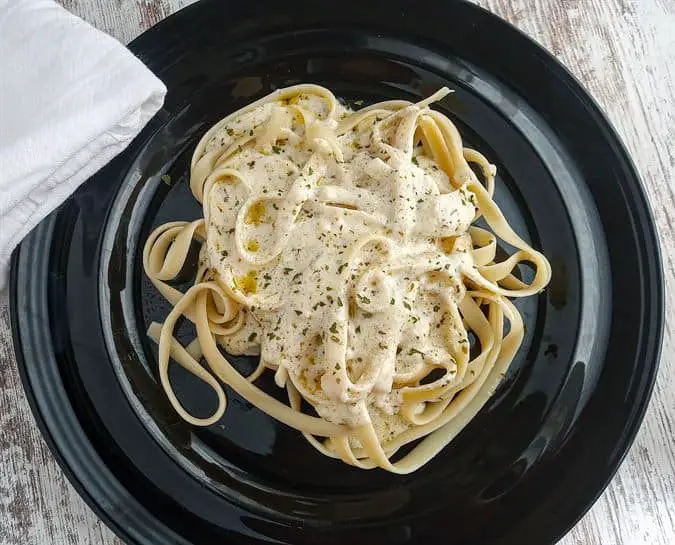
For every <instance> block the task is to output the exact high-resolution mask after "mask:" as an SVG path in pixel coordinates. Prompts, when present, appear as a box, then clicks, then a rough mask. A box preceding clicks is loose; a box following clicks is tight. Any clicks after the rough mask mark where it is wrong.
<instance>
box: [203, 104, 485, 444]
mask: <svg viewBox="0 0 675 545" xmlns="http://www.w3.org/2000/svg"><path fill="white" fill-rule="evenodd" d="M297 103H298V105H300V106H302V108H303V109H304V110H306V111H308V112H311V113H312V114H313V115H314V116H315V117H316V118H317V119H319V120H320V121H318V122H315V123H313V124H312V125H311V127H312V130H311V132H310V134H305V131H304V129H303V128H302V127H303V126H304V124H301V123H298V119H297V115H298V114H297V113H296V111H294V110H293V108H289V107H288V104H287V103H283V101H282V102H279V101H278V102H275V103H267V104H264V105H261V106H260V107H258V108H256V109H254V110H252V111H249V112H247V113H245V114H244V115H242V116H241V117H238V118H237V119H234V120H232V122H231V123H230V124H229V125H226V126H224V127H222V129H221V130H219V131H218V132H217V133H216V134H214V135H213V136H212V138H211V140H210V142H209V143H208V144H207V146H206V149H205V152H208V151H209V150H210V149H213V148H214V147H216V146H228V145H229V144H230V143H232V142H234V141H235V140H237V139H238V138H241V136H242V135H246V134H249V135H253V134H255V135H256V138H255V140H253V141H252V143H251V144H248V145H246V146H244V147H242V148H241V149H240V150H238V153H236V154H234V155H233V157H232V158H231V159H229V160H228V163H227V166H228V168H231V169H234V170H236V171H238V172H239V173H240V176H239V177H232V178H229V179H228V180H227V182H226V183H218V184H214V185H213V186H212V188H211V189H210V190H209V191H208V194H205V197H204V198H205V201H206V206H205V210H206V211H207V212H208V213H207V216H206V231H207V232H206V244H205V245H204V246H203V253H202V260H203V261H204V262H206V264H207V266H208V267H210V268H211V269H212V270H213V271H214V272H215V273H216V276H217V278H218V281H219V282H221V283H222V284H223V285H224V286H227V289H228V291H229V290H231V292H232V294H233V297H235V298H236V299H237V301H238V302H239V303H240V304H241V305H242V307H243V308H245V309H246V311H245V317H244V320H245V324H244V327H242V328H241V329H240V330H239V331H238V332H237V333H235V334H233V335H230V336H226V337H220V338H219V342H220V343H221V344H222V346H223V348H224V349H225V350H226V351H227V352H229V353H231V354H249V355H255V354H260V358H261V361H262V362H265V364H266V365H267V366H268V367H270V368H272V369H276V374H275V379H276V381H277V383H278V384H279V385H280V386H282V385H283V384H284V383H285V381H287V380H290V381H292V382H293V384H294V385H295V387H296V388H297V389H298V390H300V391H301V392H302V394H303V397H305V399H307V400H308V401H309V402H310V403H311V404H312V405H313V406H314V408H315V410H316V411H317V412H318V414H319V415H320V416H321V417H323V418H325V419H326V420H328V421H330V422H333V423H339V424H347V425H350V426H358V425H360V424H364V423H367V422H372V423H373V425H374V427H375V429H376V431H377V432H378V435H380V436H385V435H386V436H388V437H391V436H393V435H396V434H398V433H400V432H401V431H403V430H404V429H406V428H407V427H408V426H409V424H407V421H406V420H405V419H403V418H401V417H399V416H398V415H397V413H398V409H399V406H400V401H401V400H400V391H399V388H400V387H402V386H404V385H405V384H412V383H415V381H417V380H419V378H421V377H422V376H424V375H425V374H426V373H427V372H428V368H429V366H432V367H434V366H437V367H438V368H439V369H440V368H441V367H442V368H444V369H445V370H446V371H445V373H446V376H447V379H448V381H450V380H452V376H453V373H455V372H456V371H455V370H454V368H453V365H452V362H453V361H454V360H453V357H452V354H451V352H450V346H452V345H453V343H454V344H455V346H456V344H457V343H460V344H462V343H463V344H462V346H463V347H465V348H466V350H467V351H468V345H469V343H468V339H467V338H466V331H465V328H464V327H462V324H461V317H459V315H458V314H457V312H456V310H455V312H454V313H453V312H451V310H450V309H451V307H452V308H455V309H456V307H455V305H454V304H451V303H453V301H454V303H459V301H461V299H462V298H463V297H464V293H465V287H464V283H463V281H462V276H463V271H466V270H467V269H468V268H471V267H473V266H474V264H473V259H472V256H471V251H470V242H468V235H467V234H466V233H467V230H468V228H469V226H470V223H471V221H472V220H473V219H474V216H475V214H476V207H475V205H474V201H473V195H472V194H471V193H470V192H468V191H467V190H464V189H463V188H462V189H459V190H454V188H453V187H452V186H451V184H450V183H449V181H448V178H447V176H446V174H445V173H444V172H442V171H441V170H440V169H439V168H438V167H437V165H436V164H435V163H434V162H433V161H432V160H431V159H429V158H428V157H427V156H423V155H420V152H421V149H416V150H414V151H413V157H412V160H411V157H410V155H409V154H408V155H407V154H406V153H404V152H403V151H402V150H399V149H397V148H395V147H393V146H391V145H389V144H388V142H387V140H386V137H383V136H382V135H381V134H380V132H379V131H377V130H373V123H374V122H375V123H376V122H377V120H376V119H375V120H371V121H370V122H368V123H366V124H365V125H366V126H365V127H357V128H356V129H355V130H352V131H349V132H347V133H346V134H344V135H342V136H337V133H336V127H337V123H338V121H336V119H340V117H341V116H342V117H344V115H343V114H347V113H350V110H348V109H346V108H344V107H340V108H341V110H340V111H338V112H337V114H338V115H337V116H333V119H328V118H326V114H327V112H326V111H325V109H326V106H325V102H324V101H322V100H320V99H319V98H318V97H314V96H308V95H301V96H300V97H299V98H298V99H297ZM448 326H449V327H448ZM453 336H454V337H453ZM448 362H450V364H448ZM425 369H426V371H425ZM422 408H423V406H421V407H420V410H421V409H422Z"/></svg>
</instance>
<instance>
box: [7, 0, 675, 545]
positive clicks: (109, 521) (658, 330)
mask: <svg viewBox="0 0 675 545" xmlns="http://www.w3.org/2000/svg"><path fill="white" fill-rule="evenodd" d="M454 2H455V3H457V4H462V5H464V6H466V7H469V9H475V10H477V11H479V12H481V13H482V16H483V17H487V18H488V19H490V20H491V21H492V22H493V23H498V24H501V25H505V26H507V27H508V28H509V30H510V31H511V32H515V34H517V35H518V36H519V37H520V38H521V39H525V41H526V42H527V43H528V46H529V47H530V48H531V49H532V51H534V52H536V53H538V54H539V55H540V56H541V57H542V58H543V59H544V60H545V62H546V63H547V64H549V66H551V67H553V68H555V69H556V70H558V71H559V72H560V73H561V74H562V75H563V76H564V77H565V78H566V79H567V80H568V82H569V83H570V84H571V85H572V86H573V87H575V88H576V91H577V92H578V94H580V95H581V97H582V98H583V100H584V101H585V102H586V104H587V106H589V107H590V108H591V109H592V111H593V113H594V115H595V120H596V122H597V123H598V124H601V125H602V126H601V128H602V130H603V132H604V133H605V135H606V140H607V141H608V142H610V143H611V144H612V145H613V146H614V148H615V150H616V152H617V154H619V155H620V156H621V158H622V160H623V161H624V162H625V165H626V167H627V171H628V172H629V173H630V178H631V181H632V182H635V183H634V185H633V187H632V188H631V189H632V190H633V192H634V195H633V196H637V197H638V200H637V201H636V202H634V203H633V204H634V210H635V212H636V213H637V214H638V215H639V216H640V219H641V220H642V221H641V225H640V227H641V229H640V233H641V234H642V235H643V236H645V241H646V242H647V244H646V245H645V248H647V250H648V251H649V252H652V254H653V255H652V256H651V257H652V259H646V264H647V267H648V268H649V269H653V270H650V271H649V272H650V273H651V274H652V276H654V280H655V282H654V284H652V285H651V289H652V293H651V295H652V299H653V301H652V304H653V307H652V308H650V309H649V310H650V312H649V316H650V321H651V323H652V328H653V330H652V335H650V336H649V337H646V336H643V337H642V340H641V343H640V346H642V345H644V344H645V343H647V345H648V346H646V350H648V351H649V352H650V353H651V354H649V355H650V357H649V358H647V359H646V360H645V361H646V362H649V367H648V369H647V371H648V374H647V377H646V384H645V386H644V388H643V391H642V393H643V395H642V397H641V398H640V399H639V400H637V401H636V400H634V402H633V403H634V407H635V409H636V410H635V411H634V413H633V416H632V419H631V420H630V421H628V422H627V424H630V427H627V428H625V431H624V434H623V435H622V437H621V438H620V441H619V442H618V443H617V445H616V446H615V450H616V451H617V452H620V455H619V456H618V457H617V458H616V460H615V461H614V462H613V464H612V465H611V466H606V468H607V471H606V472H605V475H604V478H602V479H601V483H602V484H601V486H599V487H598V489H597V490H596V492H595V494H594V495H593V496H592V497H589V498H588V500H587V501H586V504H585V505H584V506H583V508H582V509H581V511H580V512H579V513H578V515H577V516H576V518H574V519H573V520H570V521H568V524H566V526H565V528H564V529H562V530H561V531H560V532H558V533H557V534H556V538H555V539H556V541H557V540H559V539H560V538H562V537H563V536H564V535H565V534H566V533H567V532H569V531H570V530H571V529H572V528H573V527H574V526H575V525H576V524H577V523H578V522H579V521H580V520H581V519H582V518H583V517H584V515H586V513H587V512H588V511H589V510H590V508H591V507H592V506H593V505H594V504H595V503H596V501H597V500H598V498H599V497H600V496H601V495H602V494H603V493H604V491H605V490H606V488H607V486H608V485H609V484H610V482H611V481H612V479H613V478H614V476H615V474H616V472H617V471H618V469H619V468H620V467H621V465H622V463H623V461H624V460H625V457H626V456H627V454H628V451H629V450H630V447H631V446H632V445H633V443H634V441H635V437H636V435H637V433H638V431H639V430H640V428H641V425H642V423H643V421H644V417H645V413H646V410H647V408H648V406H649V403H650V401H651V398H652V394H653V389H654V384H655V382H656V377H657V375H658V370H659V367H660V361H661V354H662V345H663V335H664V325H665V281H664V272H663V257H662V249H661V244H660V237H659V234H658V228H657V225H656V222H655V218H654V212H653V208H652V205H651V202H650V200H649V197H648V194H647V191H646V186H645V184H644V182H643V180H642V176H641V175H640V172H639V171H638V169H637V167H636V165H635V162H634V160H633V158H632V156H631V155H630V153H629V151H628V149H627V147H626V145H625V143H624V141H623V139H622V138H621V136H620V135H619V134H618V132H617V130H616V129H615V127H614V125H613V124H612V122H611V121H610V119H609V117H608V116H607V114H606V113H605V111H604V110H603V108H602V107H601V106H600V105H599V103H598V102H597V100H596V99H595V98H594V96H593V95H592V94H591V93H590V92H589V91H588V90H587V89H586V87H585V85H584V84H583V83H582V82H581V81H580V80H579V79H578V78H577V76H576V75H575V74H574V73H572V72H571V70H570V69H569V68H567V66H565V65H564V64H563V63H562V62H561V61H559V60H558V59H557V58H556V57H555V56H554V55H553V54H552V53H551V52H549V51H548V50H547V49H546V48H545V47H544V46H543V45H541V44H539V43H538V42H537V41H536V40H535V39H533V38H531V37H530V36H528V35H527V34H526V33H525V32H524V31H522V30H520V29H519V28H518V27H516V26H515V25H514V24H512V23H510V22H509V21H507V20H505V19H503V18H502V17H500V16H499V15H497V14H496V13H494V12H491V11H489V10H487V9H485V8H483V7H482V6H478V5H476V4H473V3H472V2H470V1H468V0H454ZM213 3H214V2H213V1H210V2H209V1H203V2H197V3H194V4H191V5H189V6H186V7H184V8H182V9H180V10H178V11H176V12H174V13H173V14H171V15H169V16H168V17H166V18H164V19H163V20H161V21H160V22H158V23H157V24H155V25H153V26H152V27H150V28H149V29H147V30H145V31H144V32H143V33H141V34H140V35H139V36H137V37H136V38H135V39H134V40H132V41H131V42H130V43H129V44H128V45H127V47H128V48H129V49H130V50H131V52H132V53H134V54H135V55H136V56H141V55H142V54H143V51H142V50H143V46H144V45H143V42H145V41H146V40H148V39H152V37H153V36H154V35H156V34H158V33H161V32H163V30H164V29H165V28H169V26H170V25H172V24H175V23H176V22H178V21H179V19H182V18H184V17H186V16H189V14H190V13H192V12H193V11H194V12H197V11H200V10H202V9H205V6H207V5H210V4H213ZM155 120H156V118H155ZM152 124H153V121H151V122H150V123H149V124H148V125H152ZM144 132H145V130H144V131H142V132H141V133H140V135H139V137H140V138H142V137H143V133H144ZM139 137H137V138H139ZM57 210H58V209H57ZM55 216H56V214H54V213H53V214H52V215H50V216H48V217H47V218H46V219H44V220H43V221H42V222H41V223H40V224H39V226H38V228H37V229H35V230H34V233H35V232H41V231H44V230H48V231H52V230H53V227H54V218H55ZM31 244H33V245H34V241H33V240H32V239H29V240H28V241H22V243H21V244H20V245H19V246H18V247H17V248H16V249H15V250H14V252H13V253H12V258H11V268H10V281H9V285H8V287H9V289H8V291H9V296H10V324H11V330H12V340H13V345H14V353H15V358H16V364H17V369H18V372H19V376H20V379H21V384H22V388H23V390H24V394H25V396H26V398H27V400H28V403H29V406H30V409H31V413H32V415H33V418H34V421H35V422H36V424H37V425H38V428H39V430H40V433H41V435H42V437H43V438H44V440H45V442H46V443H47V446H48V447H49V450H50V451H51V454H52V455H53V456H54V458H55V459H56V461H57V463H58V464H59V466H60V467H61V470H62V471H63V472H64V474H65V475H66V478H67V479H68V481H69V482H70V484H71V485H72V486H73V487H74V488H75V490H76V491H77V492H78V494H79V495H80V497H82V498H83V499H84V501H85V502H86V503H87V505H88V506H89V507H90V508H91V509H92V510H93V511H94V513H95V514H96V516H97V517H99V518H100V519H101V520H102V521H103V522H104V523H105V524H106V525H107V526H108V527H109V528H110V529H111V530H112V531H113V532H114V533H115V534H116V535H117V536H118V537H120V538H122V539H123V540H125V542H128V543H130V544H137V545H146V544H151V543H155V541H152V539H153V536H151V535H150V534H144V535H137V532H131V531H130V530H129V528H128V527H126V526H124V525H123V524H122V523H120V521H119V520H118V519H117V518H115V517H113V516H112V515H110V514H109V513H108V512H107V511H106V510H105V508H104V507H103V506H102V505H101V502H99V500H97V499H96V498H95V496H94V494H93V493H92V492H90V487H91V485H92V483H94V481H95V480H96V479H91V478H86V477H85V476H83V475H82V474H81V471H80V472H79V473H78V471H77V470H76V467H77V466H73V465H71V463H69V460H68V458H69V456H68V455H67V454H66V453H67V452H68V451H69V450H72V449H70V448H69V447H68V445H67V444H65V442H64V440H63V439H61V440H59V439H57V438H56V437H55V434H54V433H53V432H52V431H51V429H50V426H49V425H48V422H49V421H51V423H52V424H53V420H54V418H53V417H52V416H50V415H48V414H47V415H46V414H45V412H44V410H43V409H44V407H43V405H44V403H45V402H44V400H43V401H42V402H41V401H40V400H39V397H40V396H38V395H37V392H36V390H35V389H34V388H33V385H32V382H33V378H34V377H33V376H32V374H31V373H34V371H31V369H30V368H29V366H30V362H29V361H27V360H28V359H27V358H26V357H25V355H24V352H23V348H22V342H21V338H22V332H21V327H20V324H19V317H18V315H19V305H20V302H19V299H20V296H19V293H18V285H19V282H18V269H19V260H20V254H21V252H22V251H26V250H27V249H28V248H29V247H30V246H31ZM643 378H645V377H643ZM60 386H61V389H63V388H62V385H60ZM65 395H66V399H67V394H65ZM65 409H66V410H67V412H68V413H69V414H68V417H69V419H70V418H72V419H73V423H74V424H75V427H76V431H77V432H79V433H80V434H81V435H82V436H83V437H84V438H85V442H86V443H88V444H89V445H90V447H91V449H90V450H91V453H90V454H91V455H92V457H91V459H90V460H89V462H90V463H91V464H93V466H94V467H96V468H97V469H98V470H100V473H97V475H98V476H99V477H100V476H101V475H104V477H105V479H106V480H107V482H105V483H104V484H105V486H104V488H107V489H109V490H108V492H111V491H112V489H113V488H115V487H118V488H120V487H121V488H122V489H123V490H124V491H125V492H126V489H124V487H122V486H121V484H120V482H119V480H118V479H117V478H116V477H115V475H114V474H113V473H112V472H111V470H110V469H109V467H108V466H107V465H106V464H105V463H104V462H103V460H102V459H101V458H100V456H99V455H98V453H97V452H96V450H95V449H94V448H93V446H92V445H91V443H90V442H89V441H88V439H87V437H86V432H85V431H84V430H83V429H82V427H81V426H80V423H79V419H78V417H77V415H76V413H75V411H74V410H73V407H72V405H71V404H68V406H67V407H66V408H65ZM100 480H101V479H99V481H100ZM97 488H101V486H100V485H97ZM99 498H100V496H99ZM125 500H126V501H130V500H132V501H133V502H134V503H135V504H136V505H135V506H134V508H137V509H139V516H142V517H144V518H145V519H147V521H148V522H151V521H154V522H155V523H158V522H159V521H158V519H156V517H154V516H153V515H152V514H151V513H149V512H148V511H147V510H146V509H145V507H144V506H143V505H142V504H140V502H138V501H137V500H136V499H135V498H133V496H131V495H130V494H128V493H127V496H126V498H125ZM150 526H156V525H152V524H151V525H150ZM145 528H146V529H148V527H147V526H146V527H145ZM157 529H158V530H160V531H162V532H166V534H165V535H164V536H162V537H164V538H165V539H166V538H169V539H171V540H172V541H171V542H172V543H178V544H181V545H183V544H185V545H189V543H190V542H189V541H187V540H185V538H183V537H182V536H180V535H179V534H177V533H175V532H174V531H173V530H171V529H170V528H169V527H167V526H166V525H164V524H161V525H160V527H159V528H157ZM155 537H156V536H155Z"/></svg>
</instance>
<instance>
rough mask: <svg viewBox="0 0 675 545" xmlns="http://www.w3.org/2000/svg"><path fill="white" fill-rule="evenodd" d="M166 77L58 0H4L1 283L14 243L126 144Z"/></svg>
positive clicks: (154, 107) (0, 37) (0, 31)
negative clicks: (55, 1) (155, 72)
mask: <svg viewBox="0 0 675 545" xmlns="http://www.w3.org/2000/svg"><path fill="white" fill-rule="evenodd" d="M165 94H166V87H165V86H164V84H163V83H162V82H161V81H160V80H159V79H157V78H156V77H155V76H154V74H152V72H150V70H148V69H147V68H146V67H145V65H143V63H141V62H140V61H139V60H138V59H137V58H136V57H134V55H132V54H131V52H129V51H128V50H127V49H126V48H125V47H124V46H123V45H122V44H120V43H119V42H118V41H117V40H115V39H113V38H111V37H110V36H108V35H106V34H104V33H103V32H100V31H98V30H96V29H95V28H93V27H92V26H90V25H89V24H87V23H85V22H84V21H82V20H81V19H79V18H77V17H75V16H74V15H72V14H70V13H68V12H67V11H66V10H65V9H63V8H61V7H60V6H58V5H56V4H55V3H54V2H53V1H52V0H0V289H2V288H3V287H4V285H5V284H6V282H7V276H8V268H9V261H10V256H11V253H12V250H14V248H15V247H16V246H17V245H18V244H19V242H21V239H23V237H25V236H26V235H27V234H28V232H29V231H30V230H31V229H32V228H33V227H35V225H37V224H38V223H39V222H40V220H42V219H43V218H44V217H45V216H46V215H47V214H49V213H50V212H51V211H52V210H54V209H55V208H56V207H57V206H58V205H59V204H61V203H62V202H63V201H64V200H66V198H67V197H68V196H69V195H70V194H71V193H72V192H73V191H75V189H76V188H77V187H78V186H79V185H80V184H81V183H82V182H84V181H85V180H86V179H87V178H89V177H90V176H91V175H92V174H94V173H95V172H96V171H97V170H99V169H100V168H101V167H102V166H103V165H105V164H106V163H107V162H108V161H110V160H111V159H112V158H113V157H114V156H115V155H117V154H119V153H120V152H121V151H122V150H124V148H125V147H126V146H127V145H128V144H129V143H130V142H131V141H132V140H133V138H134V137H135V136H136V135H137V134H138V133H139V132H140V130H141V129H142V128H143V126H144V125H145V124H146V123H147V122H148V121H149V120H150V118H151V117H152V116H153V115H154V114H155V113H156V112H157V111H158V110H159V108H161V106H162V103H163V100H164V95H165Z"/></svg>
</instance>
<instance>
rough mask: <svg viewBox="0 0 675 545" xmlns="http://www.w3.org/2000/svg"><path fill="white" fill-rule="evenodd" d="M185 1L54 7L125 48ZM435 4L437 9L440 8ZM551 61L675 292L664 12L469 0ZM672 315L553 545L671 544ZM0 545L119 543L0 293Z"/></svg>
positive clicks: (649, 4) (673, 124)
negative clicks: (613, 458) (629, 437)
mask: <svg viewBox="0 0 675 545" xmlns="http://www.w3.org/2000/svg"><path fill="white" fill-rule="evenodd" d="M192 1H193V0H111V1H109V0H62V3H63V4H64V5H65V6H66V7H67V8H68V9H70V10H71V11H72V12H74V13H76V14H77V15H79V16H81V17H83V18H84V19H85V20H87V21H89V22H91V23H92V24H93V25H94V26H96V27H98V28H100V29H102V30H104V31H106V32H108V33H110V34H112V35H113V36H115V37H116V38H118V39H119V40H120V41H122V42H125V43H126V42H128V41H130V40H131V39H133V38H134V37H135V36H137V35H138V34H139V33H140V32H142V31H143V30H145V29H146V28H148V27H150V26H151V25H153V24H155V23H156V22H157V21H159V20H161V19H162V18H164V17H166V16H167V15H168V14H170V13H173V12H174V11H176V10H177V9H180V8H181V7H184V6H185V5H187V4H190V3H192ZM439 1H440V0H439ZM477 3H479V4H480V5H482V6H484V7H486V8H488V9H490V10H491V11H494V12H495V13H497V14H499V15H501V16H502V17H504V18H505V19H507V20H508V21H510V22H511V23H513V24H515V25H516V26H518V27H519V28H520V29H522V30H523V31H525V32H526V33H527V34H528V35H530V36H531V37H533V38H534V39H536V40H537V41H539V42H540V43H541V44H542V45H544V46H545V47H546V48H548V49H549V50H550V51H552V52H553V53H554V54H555V55H556V56H557V57H558V58H559V59H560V60H561V61H562V62H563V63H564V64H566V65H567V67H568V68H570V70H571V71H572V72H573V73H574V74H575V75H576V76H577V77H579V78H580V79H581V80H582V81H583V83H584V84H585V85H586V87H587V88H588V89H589V90H590V91H591V93H592V94H593V95H594V96H595V97H596V99H597V100H598V101H599V103H600V104H601V105H602V107H603V108H604V109H605V111H606V112H607V113H608V115H609V117H610V119H611V120H612V122H613V123H614V124H615V126H616V127H617V129H618V131H619V133H620V134H621V136H622V137H623V139H624V141H625V142H626V144H627V146H628V148H629V150H630V152H631V153H632V155H633V158H634V160H635V162H636V164H637V165H638V168H639V169H640V172H641V173H642V175H643V177H644V181H645V185H646V186H647V190H648V193H649V196H650V199H651V202H652V206H653V208H654V214H655V217H656V221H657V224H658V227H659V230H660V234H661V242H662V248H663V257H664V264H665V278H666V285H667V293H669V294H670V293H675V200H674V196H675V182H674V180H673V177H674V173H675V2H673V1H672V0H639V1H638V0H603V1H601V2H597V1H595V0H540V1H532V0H478V2H477ZM674 332H675V308H673V305H672V304H671V303H670V301H669V302H668V305H667V322H666V334H665V339H664V346H663V357H662V361H661V369H660V372H659V377H658V380H657V384H656V387H655V391H654V397H653V399H652V403H651V405H650V407H649V410H648V412H647V417H646V419H645V423H644V425H643V427H642V429H641V430H640V433H639V434H638V437H637V440H636V442H635V444H634V446H633V448H632V449H631V451H630V452H629V454H628V456H627V458H626V461H625V462H624V464H623V465H622V467H621V468H620V470H619V472H618V473H617V476H616V477H615V479H614V481H613V482H612V484H611V485H610V486H609V488H608V489H607V490H606V491H605V493H604V494H603V495H602V497H601V498H600V500H599V501H598V502H597V503H596V505H595V506H594V507H593V508H592V509H591V511H590V512H589V513H588V514H587V515H586V516H585V517H584V518H583V519H582V520H581V521H580V523H579V524H578V525H577V526H576V527H575V528H574V529H573V530H572V531H571V532H570V533H569V534H568V535H567V536H566V537H565V538H564V539H563V540H562V541H561V545H670V544H672V543H675V433H674V431H675V340H674V338H673V337H674ZM0 407H2V411H0V545H15V544H18V543H21V544H23V545H49V544H63V545H81V544H96V545H120V544H121V541H120V540H119V539H117V538H116V537H115V536H114V535H113V534H112V533H111V532H110V530H108V529H107V528H106V527H105V526H104V525H103V524H102V523H101V522H100V521H99V520H98V519H97V517H96V516H95V515H94V514H93V513H92V512H91V511H90V510H89V508H88V507H87V506H86V505H85V504H84V502H83V501H82V500H81V499H80V498H79V496H78V495H77V493H76V492H75V491H74V490H73V488H72V487H71V486H70V484H69V483H68V482H67V481H66V479H65V477H64V476H63V474H62V472H61V470H60V469H59V467H58V466H57V464H56V462H55V461H54V460H53V458H52V456H51V454H50V453H49V451H48V449H47V447H46V446H45V444H44V441H43V440H42V438H41V437H40V434H39V432H38V430H37V427H36V425H35V423H34V422H33V419H32V416H31V414H30V410H29V408H28V404H27V402H26V400H25V397H24V395H23V391H22V388H21V384H20V381H19V377H18V373H17V371H16V364H15V360H14V354H13V350H12V344H11V334H10V330H9V317H8V311H7V300H6V294H0Z"/></svg>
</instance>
